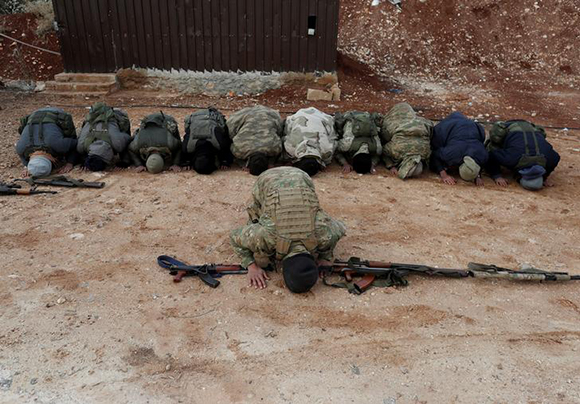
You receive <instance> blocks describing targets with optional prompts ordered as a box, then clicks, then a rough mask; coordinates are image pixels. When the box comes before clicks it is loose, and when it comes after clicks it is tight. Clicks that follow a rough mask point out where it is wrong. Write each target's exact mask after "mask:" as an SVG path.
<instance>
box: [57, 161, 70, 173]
mask: <svg viewBox="0 0 580 404" xmlns="http://www.w3.org/2000/svg"><path fill="white" fill-rule="evenodd" d="M72 169H73V165H72V164H71V163H67V164H66V165H65V166H64V167H62V168H61V169H60V170H58V171H57V173H58V174H66V173H70V172H71V170H72Z"/></svg>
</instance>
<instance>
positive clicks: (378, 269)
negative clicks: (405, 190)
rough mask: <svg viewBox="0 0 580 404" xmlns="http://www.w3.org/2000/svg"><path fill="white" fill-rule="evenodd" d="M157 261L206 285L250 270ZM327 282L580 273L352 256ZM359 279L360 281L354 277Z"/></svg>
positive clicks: (366, 284) (324, 269)
mask: <svg viewBox="0 0 580 404" xmlns="http://www.w3.org/2000/svg"><path fill="white" fill-rule="evenodd" d="M157 263H158V264H159V265H160V266H161V267H162V268H165V269H168V270H169V274H170V275H173V277H174V278H173V281H174V282H181V281H182V280H183V278H184V277H186V276H197V277H199V278H200V279H201V280H202V281H203V282H204V283H205V284H207V285H209V286H210V287H212V288H217V287H218V286H219V284H220V282H219V281H218V280H217V279H216V278H220V277H222V276H223V275H244V274H247V273H248V271H247V269H245V268H243V267H242V266H241V265H236V264H232V265H230V264H203V265H187V264H185V263H183V262H181V261H178V260H177V259H175V258H173V257H169V256H167V255H161V256H159V257H158V258H157ZM319 270H320V273H321V276H322V279H323V282H324V284H325V285H328V286H333V287H340V288H347V289H348V291H349V292H350V293H353V294H357V295H360V294H362V293H364V292H365V291H366V290H367V289H368V288H370V287H371V286H373V285H374V286H384V287H387V286H406V285H407V284H408V282H407V279H406V277H407V276H408V275H411V274H418V275H428V276H443V277H446V278H501V279H511V280H519V281H521V280H525V281H539V282H543V281H571V280H580V275H570V274H569V273H567V272H548V271H543V270H541V269H536V268H529V269H525V270H521V271H516V270H513V269H508V268H502V267H498V266H495V265H487V264H477V263H473V262H471V263H469V265H468V269H451V268H435V267H430V266H427V265H417V264H399V263H394V262H379V261H365V260H361V259H360V258H358V257H351V258H349V260H348V261H341V260H335V261H334V263H333V264H332V265H329V266H321V267H320V268H319ZM332 274H335V275H340V276H342V277H344V278H345V280H346V282H337V283H331V282H330V281H329V280H328V277H329V276H330V275H332ZM355 278H358V280H355Z"/></svg>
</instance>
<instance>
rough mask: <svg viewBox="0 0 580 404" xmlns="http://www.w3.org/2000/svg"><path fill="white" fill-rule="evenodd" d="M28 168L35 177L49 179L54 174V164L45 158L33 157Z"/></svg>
mask: <svg viewBox="0 0 580 404" xmlns="http://www.w3.org/2000/svg"><path fill="white" fill-rule="evenodd" d="M26 168H27V169H28V172H29V173H30V175H31V176H33V177H47V176H49V175H50V173H51V172H52V162H51V161H50V160H49V159H48V158H46V157H44V156H32V157H31V158H30V161H29V162H28V165H27V167H26Z"/></svg>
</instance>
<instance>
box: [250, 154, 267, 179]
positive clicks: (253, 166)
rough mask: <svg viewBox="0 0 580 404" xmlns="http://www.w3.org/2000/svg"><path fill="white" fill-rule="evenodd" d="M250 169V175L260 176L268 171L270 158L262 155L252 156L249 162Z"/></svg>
mask: <svg viewBox="0 0 580 404" xmlns="http://www.w3.org/2000/svg"><path fill="white" fill-rule="evenodd" d="M248 168H249V169H250V174H252V175H260V174H262V173H263V172H264V171H266V170H267V169H268V157H266V155H265V154H262V153H256V154H252V155H251V156H250V160H249V161H248Z"/></svg>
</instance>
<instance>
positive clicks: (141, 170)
mask: <svg viewBox="0 0 580 404" xmlns="http://www.w3.org/2000/svg"><path fill="white" fill-rule="evenodd" d="M145 170H147V168H146V167H145V166H138V167H135V168H133V171H135V172H136V173H142V172H143V171H145Z"/></svg>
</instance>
